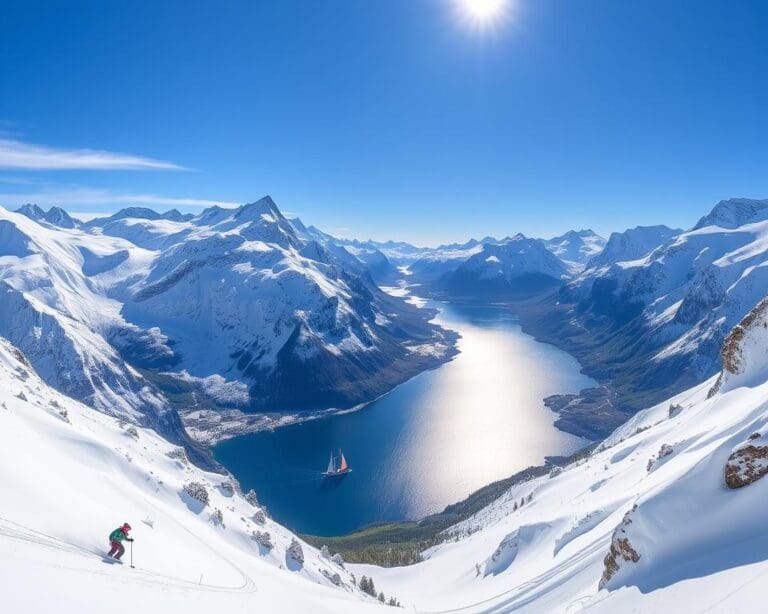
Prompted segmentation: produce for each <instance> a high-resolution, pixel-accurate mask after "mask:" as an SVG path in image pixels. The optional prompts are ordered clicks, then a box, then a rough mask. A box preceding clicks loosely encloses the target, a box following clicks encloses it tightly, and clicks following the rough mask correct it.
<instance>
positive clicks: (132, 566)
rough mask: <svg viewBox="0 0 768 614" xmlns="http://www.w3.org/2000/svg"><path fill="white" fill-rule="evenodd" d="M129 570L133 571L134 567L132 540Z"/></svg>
mask: <svg viewBox="0 0 768 614" xmlns="http://www.w3.org/2000/svg"><path fill="white" fill-rule="evenodd" d="M131 569H134V567H133V540H131Z"/></svg>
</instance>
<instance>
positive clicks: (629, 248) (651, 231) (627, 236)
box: [586, 225, 682, 271]
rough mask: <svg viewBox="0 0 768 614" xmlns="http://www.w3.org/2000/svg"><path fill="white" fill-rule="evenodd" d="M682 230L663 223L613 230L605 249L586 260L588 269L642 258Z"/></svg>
mask: <svg viewBox="0 0 768 614" xmlns="http://www.w3.org/2000/svg"><path fill="white" fill-rule="evenodd" d="M681 232H682V231H681V230H679V229H673V228H669V227H667V226H661V225H660V226H637V227H635V228H629V229H627V230H625V231H623V232H613V233H611V236H610V237H608V241H607V242H606V244H605V246H604V247H603V249H602V250H601V251H600V252H599V253H598V254H597V255H595V256H594V257H592V258H591V259H589V260H588V261H587V262H586V267H587V270H588V271H589V270H590V269H592V270H595V269H601V268H602V267H606V266H611V265H612V264H615V263H617V262H624V261H628V260H636V259H637V258H641V257H642V256H645V255H646V254H648V253H649V252H651V251H653V250H654V249H656V248H657V247H658V246H659V245H662V244H663V243H665V242H667V241H668V240H669V239H671V238H672V237H674V236H675V235H678V234H680V233H681Z"/></svg>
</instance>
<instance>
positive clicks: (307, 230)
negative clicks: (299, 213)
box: [289, 217, 399, 284]
mask: <svg viewBox="0 0 768 614" xmlns="http://www.w3.org/2000/svg"><path fill="white" fill-rule="evenodd" d="M289 221H290V223H291V225H292V226H293V228H294V230H295V231H296V234H297V235H298V236H299V237H300V238H301V239H303V240H305V241H316V242H317V243H319V244H320V245H322V246H323V247H324V248H325V249H326V250H327V251H328V252H330V253H331V254H332V255H333V256H334V257H335V258H337V259H338V260H340V261H341V262H343V263H344V265H345V266H346V267H347V268H349V269H351V270H354V271H356V272H357V273H358V274H362V273H363V271H366V272H367V273H368V274H369V275H370V276H371V277H372V278H373V280H374V281H375V282H376V283H379V284H386V283H391V282H393V281H395V280H396V278H397V277H398V276H399V275H398V271H397V267H396V266H395V265H394V264H392V262H390V260H389V258H387V256H386V255H385V254H384V252H382V251H381V250H379V249H378V248H376V247H373V246H372V245H371V243H372V242H367V243H361V242H359V241H346V240H344V239H339V238H338V237H334V236H332V235H329V234H328V233H326V232H323V231H322V230H320V229H319V228H317V227H315V226H306V225H305V224H304V223H303V222H302V221H301V220H300V219H299V218H297V217H296V218H293V219H291V220H289Z"/></svg>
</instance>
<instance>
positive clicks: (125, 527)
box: [123, 522, 131, 533]
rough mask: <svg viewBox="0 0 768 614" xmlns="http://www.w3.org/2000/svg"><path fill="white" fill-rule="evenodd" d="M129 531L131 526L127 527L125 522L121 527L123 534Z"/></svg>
mask: <svg viewBox="0 0 768 614" xmlns="http://www.w3.org/2000/svg"><path fill="white" fill-rule="evenodd" d="M130 530H131V525H129V524H128V523H127V522H126V523H125V524H124V525H123V532H124V533H127V532H128V531H130Z"/></svg>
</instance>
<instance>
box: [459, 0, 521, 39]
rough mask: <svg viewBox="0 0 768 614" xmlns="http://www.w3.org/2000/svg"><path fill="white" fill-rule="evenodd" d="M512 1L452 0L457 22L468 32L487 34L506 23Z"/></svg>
mask: <svg viewBox="0 0 768 614" xmlns="http://www.w3.org/2000/svg"><path fill="white" fill-rule="evenodd" d="M513 1H514V0H453V4H454V6H455V7H456V15H457V17H458V20H459V22H461V23H463V24H464V25H465V26H466V27H468V28H469V29H470V30H473V31H476V32H487V31H488V30H491V29H496V28H497V27H498V26H500V25H502V24H503V23H504V22H506V21H507V18H508V17H509V12H510V10H511V4H512V2H513Z"/></svg>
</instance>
